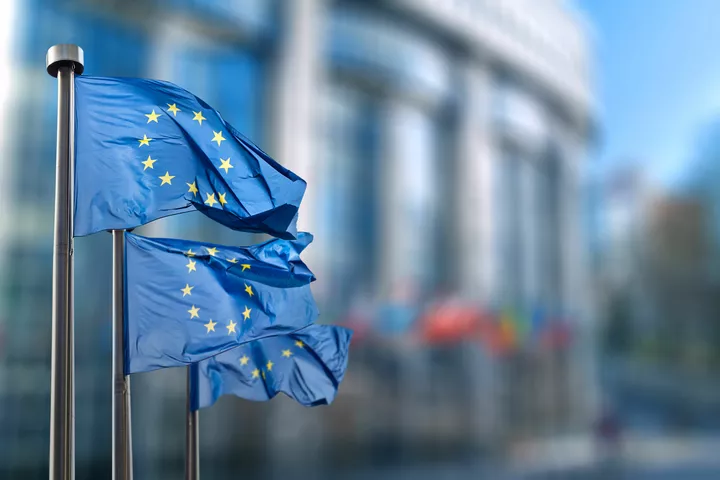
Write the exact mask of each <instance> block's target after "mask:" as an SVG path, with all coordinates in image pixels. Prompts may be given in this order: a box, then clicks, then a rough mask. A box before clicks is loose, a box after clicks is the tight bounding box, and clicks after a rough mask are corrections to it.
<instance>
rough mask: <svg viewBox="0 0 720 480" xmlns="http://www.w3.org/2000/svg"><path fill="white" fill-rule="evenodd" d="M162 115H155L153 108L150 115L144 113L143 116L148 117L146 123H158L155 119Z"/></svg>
mask: <svg viewBox="0 0 720 480" xmlns="http://www.w3.org/2000/svg"><path fill="white" fill-rule="evenodd" d="M161 115H162V113H155V109H154V108H153V111H152V113H146V114H145V116H146V117H148V121H147V123H150V122H155V123H158V121H157V119H158V117H159V116H161Z"/></svg>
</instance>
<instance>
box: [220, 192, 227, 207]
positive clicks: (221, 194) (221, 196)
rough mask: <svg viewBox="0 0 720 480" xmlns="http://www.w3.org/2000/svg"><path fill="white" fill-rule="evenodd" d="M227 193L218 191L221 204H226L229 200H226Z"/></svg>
mask: <svg viewBox="0 0 720 480" xmlns="http://www.w3.org/2000/svg"><path fill="white" fill-rule="evenodd" d="M225 195H227V193H218V200H219V201H220V205H225V204H226V203H227V200H225Z"/></svg>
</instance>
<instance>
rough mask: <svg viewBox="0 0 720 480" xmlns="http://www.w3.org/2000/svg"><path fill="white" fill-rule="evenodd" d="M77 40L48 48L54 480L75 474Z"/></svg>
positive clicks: (79, 57)
mask: <svg viewBox="0 0 720 480" xmlns="http://www.w3.org/2000/svg"><path fill="white" fill-rule="evenodd" d="M83 57H84V55H83V51H82V49H81V48H80V47H78V46H77V45H68V44H62V45H54V46H52V47H50V48H49V49H48V51H47V56H46V57H45V66H46V68H47V72H48V74H50V75H51V76H53V77H56V78H57V79H58V117H57V151H56V176H55V233H54V239H53V273H52V282H53V289H52V354H51V355H52V356H51V367H50V369H51V374H50V458H49V467H50V468H49V478H50V480H73V479H74V478H75V346H74V338H73V323H74V315H73V313H74V311H73V241H72V218H73V197H74V195H73V194H74V188H73V178H74V177H73V170H74V164H75V75H81V74H82V72H83V70H84V66H83V62H84V58H83Z"/></svg>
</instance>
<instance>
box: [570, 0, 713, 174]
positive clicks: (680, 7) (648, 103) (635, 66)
mask: <svg viewBox="0 0 720 480" xmlns="http://www.w3.org/2000/svg"><path fill="white" fill-rule="evenodd" d="M577 4H578V5H579V7H580V9H581V10H583V11H584V12H585V14H586V16H587V17H588V20H589V21H590V23H591V24H592V25H593V27H594V32H593V33H592V34H591V35H592V38H593V40H592V41H593V42H594V46H593V49H594V55H595V65H594V71H595V90H596V92H597V99H598V102H597V104H598V108H599V111H598V114H599V121H600V131H601V138H600V145H599V148H598V151H597V152H596V154H595V157H596V158H595V159H594V160H593V162H595V166H594V167H596V168H599V169H600V170H601V171H604V170H606V169H607V168H611V167H612V166H617V165H620V164H622V163H627V162H639V163H641V164H643V165H644V166H646V167H647V168H648V169H649V171H650V173H651V175H652V176H653V177H655V178H658V179H660V180H662V181H663V182H664V183H673V181H674V180H676V179H677V178H678V176H679V175H681V174H682V173H685V172H683V169H687V168H688V166H687V162H688V160H689V159H690V157H692V155H693V152H694V147H695V144H696V138H697V136H698V134H699V131H700V129H701V128H702V126H703V125H704V124H707V123H708V122H709V121H710V120H711V119H713V118H720V54H719V53H718V51H719V50H720V28H719V27H720V25H719V23H720V0H578V1H577Z"/></svg>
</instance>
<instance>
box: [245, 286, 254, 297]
mask: <svg viewBox="0 0 720 480" xmlns="http://www.w3.org/2000/svg"><path fill="white" fill-rule="evenodd" d="M245 291H246V292H247V293H248V295H250V296H251V297H252V296H253V291H252V287H251V286H250V285H248V284H247V283H246V284H245Z"/></svg>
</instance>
